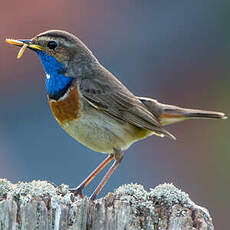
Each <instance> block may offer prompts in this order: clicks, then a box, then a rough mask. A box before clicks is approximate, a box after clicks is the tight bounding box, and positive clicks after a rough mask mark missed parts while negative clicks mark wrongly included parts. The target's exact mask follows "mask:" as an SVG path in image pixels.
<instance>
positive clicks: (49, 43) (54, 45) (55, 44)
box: [47, 41, 57, 50]
mask: <svg viewBox="0 0 230 230" xmlns="http://www.w3.org/2000/svg"><path fill="white" fill-rule="evenodd" d="M47 46H48V48H49V49H51V50H54V49H55V48H56V47H57V42H55V41H49V42H48V44H47Z"/></svg>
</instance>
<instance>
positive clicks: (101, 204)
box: [0, 179, 214, 230]
mask: <svg viewBox="0 0 230 230" xmlns="http://www.w3.org/2000/svg"><path fill="white" fill-rule="evenodd" d="M19 229H22V230H35V229H36V230H51V229H52V230H53V229H54V230H136V229H143V230H166V229H167V230H195V229H200V230H213V229H214V227H213V224H212V219H211V217H210V215H209V213H208V211H207V210H206V209H205V208H202V207H200V206H198V205H196V204H195V203H193V202H192V201H191V200H190V199H189V196H188V195H187V194H186V193H184V192H182V191H180V190H179V189H177V188H176V187H175V186H173V185H172V184H162V185H158V186H157V187H155V188H154V189H150V191H149V192H147V191H145V190H144V188H143V186H142V185H137V184H128V185H122V186H121V187H119V188H118V189H116V190H115V191H114V192H113V193H109V194H107V195H106V196H105V197H103V198H100V199H98V200H96V201H94V202H92V201H90V200H89V198H88V197H85V198H83V199H81V198H79V197H77V198H74V199H73V197H72V196H71V194H70V193H69V192H68V186H66V185H61V186H59V187H55V186H53V185H52V184H51V183H49V182H46V181H32V182H30V183H24V182H19V183H17V184H12V183H10V182H9V181H7V180H5V179H2V180H0V230H19Z"/></svg>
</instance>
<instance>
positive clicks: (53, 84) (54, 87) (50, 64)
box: [36, 50, 74, 100]
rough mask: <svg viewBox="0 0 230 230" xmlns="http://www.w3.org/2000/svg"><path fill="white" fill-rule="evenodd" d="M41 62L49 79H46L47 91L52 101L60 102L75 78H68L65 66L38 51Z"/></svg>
mask: <svg viewBox="0 0 230 230" xmlns="http://www.w3.org/2000/svg"><path fill="white" fill-rule="evenodd" d="M36 53H37V54H38V56H39V58H40V61H41V63H42V65H43V68H44V69H45V72H46V74H47V75H49V76H50V77H49V78H46V90H47V92H48V95H49V97H50V98H51V99H54V100H58V99H59V98H60V97H62V96H64V94H65V93H66V92H67V90H68V88H69V87H70V86H71V83H72V81H73V79H74V78H72V77H67V76H65V75H64V74H63V72H64V69H65V66H64V64H63V63H61V62H58V61H57V60H56V58H54V57H53V56H50V55H48V54H47V53H46V52H44V51H40V50H36Z"/></svg>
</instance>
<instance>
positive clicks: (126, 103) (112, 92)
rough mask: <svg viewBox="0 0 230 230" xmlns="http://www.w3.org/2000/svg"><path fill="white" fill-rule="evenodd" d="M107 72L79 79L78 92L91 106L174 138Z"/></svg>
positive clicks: (140, 126)
mask: <svg viewBox="0 0 230 230" xmlns="http://www.w3.org/2000/svg"><path fill="white" fill-rule="evenodd" d="M108 73H109V72H107V75H106V76H103V75H102V74H100V75H97V77H93V78H84V79H81V81H80V86H79V89H80V93H81V95H82V96H83V97H84V98H85V99H86V100H87V101H88V103H89V104H90V105H91V106H93V107H95V108H96V109H100V110H102V111H103V112H105V113H107V114H109V115H110V116H112V117H115V118H116V119H119V120H121V121H123V122H128V123H130V124H133V125H135V126H137V127H139V128H144V129H148V130H151V131H153V132H155V133H156V134H158V135H162V136H169V137H172V138H174V136H173V135H172V134H170V133H169V132H168V131H166V130H165V129H163V128H162V127H161V124H160V123H159V121H158V119H157V118H156V117H155V116H154V114H152V113H151V112H150V111H149V110H148V109H147V108H146V106H145V105H144V104H143V103H142V102H141V101H140V100H139V99H138V98H137V97H136V96H134V95H133V94H132V93H131V92H130V91H129V90H128V89H127V88H126V87H125V86H124V85H123V84H122V83H121V82H120V81H118V80H117V79H116V78H115V77H114V76H113V75H112V74H110V73H109V75H108Z"/></svg>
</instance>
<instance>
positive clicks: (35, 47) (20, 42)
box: [6, 38, 44, 58]
mask: <svg viewBox="0 0 230 230" xmlns="http://www.w3.org/2000/svg"><path fill="white" fill-rule="evenodd" d="M6 42H7V43H9V44H12V45H16V46H19V47H22V48H21V49H20V50H19V52H18V55H17V58H20V57H21V56H22V55H23V53H24V51H25V49H26V48H30V49H33V50H44V48H43V47H41V46H39V45H35V44H32V43H31V41H30V40H14V39H8V38H7V39H6Z"/></svg>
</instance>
